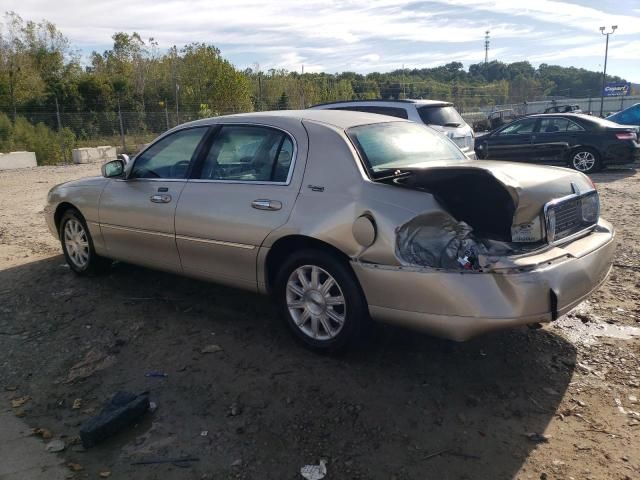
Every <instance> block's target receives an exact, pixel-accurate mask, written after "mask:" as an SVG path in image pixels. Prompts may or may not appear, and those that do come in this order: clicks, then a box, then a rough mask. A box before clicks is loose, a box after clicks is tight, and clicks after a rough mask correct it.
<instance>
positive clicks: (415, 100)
mask: <svg viewBox="0 0 640 480" xmlns="http://www.w3.org/2000/svg"><path fill="white" fill-rule="evenodd" d="M398 103H401V104H413V105H416V106H418V107H422V106H434V107H448V106H451V105H453V104H452V103H451V102H446V101H444V100H425V99H419V98H403V99H398V100H385V99H383V98H378V99H373V100H339V101H337V102H327V103H318V104H316V105H313V106H312V107H310V108H312V109H313V108H315V107H326V106H329V105H355V104H358V105H367V104H371V105H380V104H389V105H393V104H398Z"/></svg>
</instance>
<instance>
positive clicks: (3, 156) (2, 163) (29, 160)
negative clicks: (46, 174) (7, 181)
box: [0, 152, 38, 170]
mask: <svg viewBox="0 0 640 480" xmlns="http://www.w3.org/2000/svg"><path fill="white" fill-rule="evenodd" d="M37 166H38V163H37V162H36V154H35V153H34V152H11V153H0V170H11V169H13V168H30V167H37Z"/></svg>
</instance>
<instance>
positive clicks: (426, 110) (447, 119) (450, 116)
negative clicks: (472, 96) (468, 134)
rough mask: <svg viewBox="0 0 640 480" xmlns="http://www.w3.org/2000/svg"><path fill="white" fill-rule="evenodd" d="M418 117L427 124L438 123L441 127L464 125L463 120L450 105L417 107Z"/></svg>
mask: <svg viewBox="0 0 640 480" xmlns="http://www.w3.org/2000/svg"><path fill="white" fill-rule="evenodd" d="M418 114H419V115H420V119H421V120H422V121H423V122H424V123H426V124H427V125H440V126H442V127H459V126H460V125H464V120H463V119H462V117H461V116H460V114H459V113H458V111H457V110H456V109H455V108H453V107H451V106H445V107H420V108H418Z"/></svg>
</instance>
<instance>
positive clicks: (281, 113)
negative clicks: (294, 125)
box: [181, 109, 407, 129]
mask: <svg viewBox="0 0 640 480" xmlns="http://www.w3.org/2000/svg"><path fill="white" fill-rule="evenodd" d="M270 120H271V121H272V122H275V123H283V122H286V121H287V120H288V121H297V122H302V121H304V120H308V121H313V122H320V123H325V124H328V125H332V126H334V127H338V128H340V129H347V128H351V127H355V126H358V125H367V124H371V123H387V122H406V121H407V120H403V119H401V118H397V117H391V116H387V115H380V114H377V113H367V112H357V111H351V110H320V109H319V110H311V109H306V110H272V111H266V112H251V113H237V114H233V115H223V116H220V117H211V118H205V119H202V120H196V121H194V122H189V123H188V124H184V125H181V127H183V126H185V125H189V126H196V125H212V124H215V123H233V122H236V121H241V122H247V123H258V124H259V123H267V122H269V121H270Z"/></svg>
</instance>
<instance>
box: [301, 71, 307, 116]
mask: <svg viewBox="0 0 640 480" xmlns="http://www.w3.org/2000/svg"><path fill="white" fill-rule="evenodd" d="M303 77H304V64H303V65H302V73H301V75H300V85H301V90H302V109H303V110H304V109H305V108H306V107H305V106H304V103H305V101H304V78H303Z"/></svg>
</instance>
